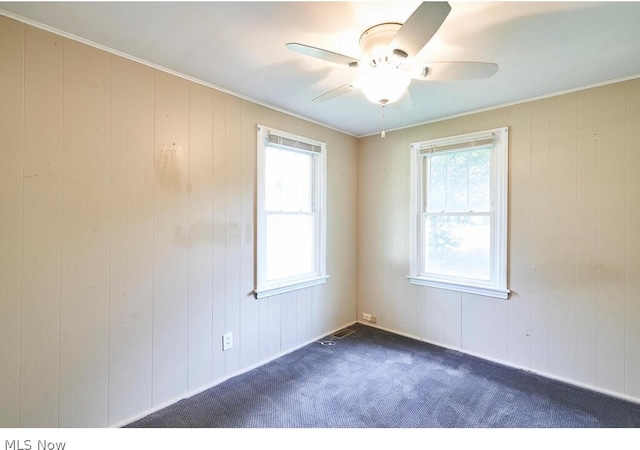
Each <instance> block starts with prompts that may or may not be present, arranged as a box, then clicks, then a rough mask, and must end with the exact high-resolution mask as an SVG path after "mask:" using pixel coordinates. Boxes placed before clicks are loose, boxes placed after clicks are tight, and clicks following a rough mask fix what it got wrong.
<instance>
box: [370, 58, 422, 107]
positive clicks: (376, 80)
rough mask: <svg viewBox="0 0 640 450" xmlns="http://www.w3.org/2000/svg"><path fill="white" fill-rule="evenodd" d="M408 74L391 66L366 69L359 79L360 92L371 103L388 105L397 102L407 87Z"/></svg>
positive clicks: (380, 65)
mask: <svg viewBox="0 0 640 450" xmlns="http://www.w3.org/2000/svg"><path fill="white" fill-rule="evenodd" d="M410 82H411V77H410V76H409V74H408V73H406V72H405V71H403V70H400V69H398V68H397V67H395V66H393V65H391V64H379V65H377V66H375V67H368V68H366V69H365V70H364V71H363V74H362V78H361V83H362V84H361V87H362V92H363V93H364V95H365V97H367V99H368V100H369V101H371V102H373V103H378V104H380V105H388V104H390V103H393V102H395V101H397V100H398V99H399V98H400V97H402V94H404V91H405V90H406V89H407V87H409V83H410Z"/></svg>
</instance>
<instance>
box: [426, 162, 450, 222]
mask: <svg viewBox="0 0 640 450" xmlns="http://www.w3.org/2000/svg"><path fill="white" fill-rule="evenodd" d="M427 160H428V167H429V170H428V175H427V176H428V181H429V183H428V187H427V211H429V212H440V211H444V210H445V208H446V206H447V157H446V155H433V156H430V157H429V158H428V159H427Z"/></svg>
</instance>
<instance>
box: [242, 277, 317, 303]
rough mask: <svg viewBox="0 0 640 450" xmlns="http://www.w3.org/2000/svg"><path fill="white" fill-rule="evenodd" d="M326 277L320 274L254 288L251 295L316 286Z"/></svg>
mask: <svg viewBox="0 0 640 450" xmlns="http://www.w3.org/2000/svg"><path fill="white" fill-rule="evenodd" d="M328 279H329V276H328V275H322V276H319V277H313V278H305V279H304V280H299V281H295V282H289V283H284V284H277V285H271V286H267V287H262V288H259V289H257V288H256V289H254V291H253V295H254V296H255V298H264V297H270V296H272V295H278V294H284V293H285V292H291V291H296V290H298V289H304V288H308V287H312V286H317V285H319V284H324V283H326V282H327V280H328Z"/></svg>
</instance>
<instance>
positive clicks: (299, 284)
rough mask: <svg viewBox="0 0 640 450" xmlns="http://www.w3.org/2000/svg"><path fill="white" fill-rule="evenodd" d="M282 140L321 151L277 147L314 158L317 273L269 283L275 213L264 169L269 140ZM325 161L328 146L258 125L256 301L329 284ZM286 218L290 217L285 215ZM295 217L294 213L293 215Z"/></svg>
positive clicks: (315, 262)
mask: <svg viewBox="0 0 640 450" xmlns="http://www.w3.org/2000/svg"><path fill="white" fill-rule="evenodd" d="M270 135H272V136H276V137H280V138H283V140H287V141H289V142H297V143H300V144H302V145H303V146H310V147H314V148H316V149H318V150H313V151H310V150H305V149H301V148H294V147H291V146H289V145H286V144H282V145H280V144H276V145H274V146H276V147H279V148H282V149H283V150H289V151H294V152H299V153H305V154H310V155H312V156H313V158H314V162H313V170H312V172H313V173H312V190H313V202H312V203H313V209H314V211H313V212H314V213H315V214H314V217H315V220H314V230H315V232H314V243H315V245H314V266H315V267H314V270H313V272H310V273H308V274H302V275H295V276H291V277H283V278H279V279H275V280H268V279H267V276H266V274H267V260H266V258H267V216H268V215H269V214H273V212H269V211H266V208H265V206H266V201H265V200H266V199H265V175H266V173H265V169H266V150H267V147H268V146H269V145H268V144H269V142H268V141H269V136H270ZM326 158H327V144H326V143H325V142H320V141H316V140H313V139H309V138H306V137H303V136H298V135H295V134H292V133H288V132H286V131H282V130H277V129H275V128H271V127H267V126H265V125H260V124H258V126H257V161H256V162H257V164H256V169H257V177H256V255H255V256H256V258H255V261H256V266H255V280H256V283H255V289H254V291H253V294H254V296H255V298H264V297H269V296H272V295H277V294H282V293H285V292H290V291H294V290H297V289H303V288H307V287H311V286H316V285H319V284H322V283H326V282H327V280H328V278H329V276H328V275H327V270H326V240H327V239H326V234H327V232H326V226H327V221H326V190H327V184H326V166H327V164H326ZM283 214H289V213H285V212H283ZM294 214H295V213H294Z"/></svg>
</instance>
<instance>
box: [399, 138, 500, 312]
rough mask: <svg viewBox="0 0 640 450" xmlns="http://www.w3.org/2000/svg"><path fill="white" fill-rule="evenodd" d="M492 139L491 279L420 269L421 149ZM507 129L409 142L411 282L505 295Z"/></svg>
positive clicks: (493, 295)
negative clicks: (463, 276)
mask: <svg viewBox="0 0 640 450" xmlns="http://www.w3.org/2000/svg"><path fill="white" fill-rule="evenodd" d="M491 137H492V138H493V140H494V151H492V152H491V158H492V162H491V180H492V186H491V189H492V199H493V201H494V206H493V208H494V211H495V221H494V223H493V225H492V233H493V236H492V238H493V239H494V246H493V248H492V256H491V257H492V259H493V260H494V261H495V263H494V267H493V269H492V270H493V273H492V281H491V282H488V283H483V282H480V281H477V280H468V279H467V280H465V279H463V278H456V277H447V276H440V275H436V274H427V273H424V272H423V271H422V267H421V265H422V262H421V261H422V259H423V258H422V251H423V248H424V242H423V239H424V237H423V236H424V232H423V220H422V208H421V206H420V205H422V202H423V198H422V196H423V192H424V190H423V189H422V183H423V180H424V175H423V173H422V167H423V165H422V164H421V163H422V158H423V157H424V156H423V152H424V150H426V149H430V148H431V149H434V151H437V147H441V148H442V147H444V146H450V145H461V146H462V145H463V144H465V143H469V144H471V145H472V143H473V142H474V141H479V140H486V139H488V138H491ZM508 142H509V129H508V127H501V128H494V129H491V130H485V131H479V132H475V133H467V134H463V135H459V136H454V137H446V138H439V139H431V140H428V141H422V142H416V143H413V144H411V172H410V176H411V192H410V198H411V207H410V211H411V219H410V221H409V222H410V249H411V259H410V265H409V269H410V275H409V276H408V277H407V278H408V279H409V281H410V282H411V283H412V284H416V285H419V286H430V287H435V288H441V289H449V290H454V291H459V292H465V293H470V294H477V295H483V296H487V297H496V298H502V299H507V298H509V294H510V290H509V289H508V288H507V242H508V237H507V231H508V209H507V208H508V204H507V203H508V176H509V175H508V170H509V160H508V158H509V151H508V146H509V144H508Z"/></svg>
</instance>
